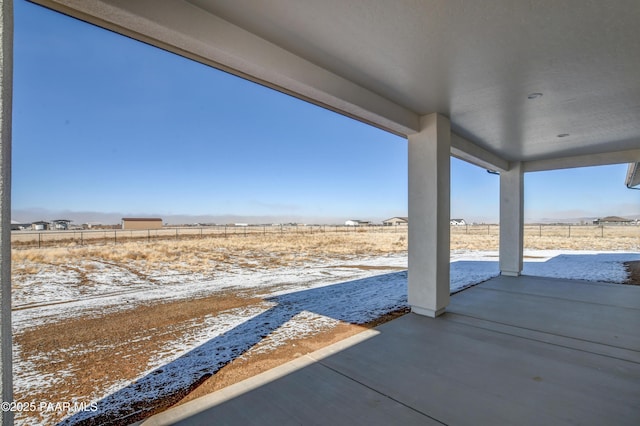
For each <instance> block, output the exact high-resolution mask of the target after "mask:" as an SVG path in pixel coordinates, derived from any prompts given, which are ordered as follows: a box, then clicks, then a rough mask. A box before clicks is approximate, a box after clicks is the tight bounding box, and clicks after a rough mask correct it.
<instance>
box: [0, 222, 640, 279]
mask: <svg viewBox="0 0 640 426" xmlns="http://www.w3.org/2000/svg"><path fill="white" fill-rule="evenodd" d="M524 245H525V249H541V250H549V249H567V250H630V251H637V250H640V227H638V226H619V227H609V228H605V229H604V230H603V229H601V228H599V227H589V226H586V227H580V226H573V227H571V229H569V228H568V227H544V228H538V227H535V226H530V227H526V228H525V242H524ZM498 247H499V236H498V227H497V226H488V227H487V226H483V227H473V228H469V230H467V229H465V228H462V227H452V230H451V250H498ZM406 250H407V233H406V231H405V232H399V233H381V232H351V233H329V232H327V233H314V234H296V233H289V234H287V233H285V234H266V235H262V234H254V235H249V236H243V235H242V234H236V235H229V236H228V237H226V238H220V237H216V238H194V239H186V240H177V241H171V240H160V241H154V240H151V241H150V242H147V241H138V242H135V241H134V242H123V243H118V244H112V245H88V246H71V247H59V248H42V249H20V250H14V251H13V255H12V258H13V262H14V273H15V274H30V273H34V272H37V271H38V269H39V268H40V267H41V266H42V265H64V264H67V265H68V264H69V263H73V262H89V261H99V262H110V263H116V264H120V265H127V266H128V267H131V268H134V269H135V270H137V271H140V272H141V273H150V272H151V271H158V270H162V269H163V268H167V267H168V265H170V267H171V269H172V270H178V271H182V272H185V273H188V272H193V273H201V274H209V273H214V272H215V271H216V270H221V269H227V268H229V267H244V268H249V269H252V268H254V269H255V268H261V269H270V268H278V267H282V266H299V265H302V264H303V263H304V262H306V261H311V260H322V259H329V258H330V259H336V258H338V259H339V258H345V259H346V258H352V257H355V256H366V255H381V254H389V253H402V252H406Z"/></svg>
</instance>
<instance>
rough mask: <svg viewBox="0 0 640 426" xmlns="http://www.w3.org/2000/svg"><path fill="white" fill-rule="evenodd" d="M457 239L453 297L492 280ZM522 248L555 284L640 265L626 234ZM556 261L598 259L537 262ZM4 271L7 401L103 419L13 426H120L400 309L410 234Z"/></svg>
mask: <svg viewBox="0 0 640 426" xmlns="http://www.w3.org/2000/svg"><path fill="white" fill-rule="evenodd" d="M625 228H628V229H629V230H630V231H635V232H637V227H633V228H632V227H625ZM459 231H460V229H455V230H454V229H452V238H451V239H452V261H453V263H452V272H451V280H452V290H455V289H458V288H462V287H464V286H467V285H470V284H473V283H476V282H480V281H483V280H486V279H488V278H490V277H491V276H495V275H496V274H497V273H498V271H497V265H496V252H495V251H496V250H497V248H498V236H497V234H493V232H492V229H491V228H489V231H488V232H487V234H484V233H477V234H476V233H468V234H467V233H464V232H459ZM572 232H573V231H572ZM534 234H535V233H534ZM606 235H608V234H607V233H605V236H606ZM525 245H526V247H527V250H529V251H530V252H528V253H527V258H526V259H525V260H527V261H528V262H530V263H528V264H527V265H526V268H529V270H530V271H531V273H535V274H549V273H552V274H554V273H557V269H558V268H556V267H554V265H553V264H554V261H555V260H556V259H559V261H560V262H562V265H564V266H563V268H562V269H563V270H564V271H565V272H568V273H570V274H574V276H577V277H582V278H585V279H596V280H597V279H603V280H611V281H615V282H624V281H625V280H626V279H627V276H628V275H627V273H626V272H625V268H624V265H623V263H622V262H623V261H637V260H640V254H638V253H639V252H640V238H638V236H637V235H635V234H631V235H628V234H626V233H624V232H623V233H621V234H620V235H613V233H611V237H605V238H603V237H601V236H600V237H598V236H597V235H596V236H588V237H587V236H585V237H580V238H577V237H576V238H574V237H571V238H569V237H568V236H566V237H565V236H555V237H554V236H549V235H542V236H540V235H533V234H531V233H529V235H527V238H526V241H525ZM551 247H552V248H554V249H563V250H592V252H585V251H570V252H568V253H569V254H568V255H564V256H558V252H553V253H551V252H544V251H531V250H548V249H549V248H551ZM599 251H615V253H613V254H610V255H606V254H605V255H599V254H597V253H596V252H599ZM582 253H584V254H582ZM12 260H13V286H14V290H13V310H14V315H13V319H14V342H15V349H14V360H15V361H14V362H15V366H14V369H15V400H16V401H23V402H27V401H36V402H42V401H47V402H54V403H55V402H65V401H75V402H80V403H91V402H95V403H97V404H98V408H99V409H98V410H97V412H88V413H83V412H81V413H76V414H75V415H73V416H71V417H68V416H70V415H71V414H73V413H71V412H68V411H66V412H65V411H53V412H30V413H25V412H23V413H17V423H18V424H55V423H56V422H57V421H59V420H61V419H62V418H63V417H67V420H66V422H67V423H68V424H99V423H100V422H104V421H106V420H107V419H109V420H113V419H114V418H119V419H121V424H126V423H127V422H130V421H133V420H134V419H137V418H142V417H144V416H146V415H148V414H150V413H152V412H154V411H156V410H161V409H163V408H165V407H167V406H168V405H171V404H173V403H176V402H178V401H180V400H181V399H182V398H185V397H187V398H192V397H193V396H194V395H199V394H201V393H206V392H209V391H212V390H215V389H218V388H220V387H224V386H227V385H229V384H231V383H234V382H235V381H238V380H241V379H243V378H246V377H248V376H250V375H253V374H256V373H258V372H260V371H263V370H265V369H268V368H271V367H273V366H275V365H278V364H279V363H282V362H285V361H287V360H289V359H292V358H294V357H297V356H300V355H302V354H304V353H307V352H310V351H312V350H315V349H317V348H319V347H321V346H322V345H326V344H330V343H333V342H334V341H337V340H339V339H341V338H344V337H347V336H349V335H351V334H354V333H357V332H358V331H360V330H361V329H362V327H367V326H371V325H372V324H375V323H377V322H379V321H380V318H383V319H384V318H387V317H393V316H394V315H396V314H394V313H399V314H401V313H403V312H406V309H407V305H406V271H405V269H406V261H407V235H406V231H405V232H350V233H347V232H343V233H340V232H335V233H330V232H314V233H313V234H312V233H308V234H307V233H289V234H262V235H260V234H256V235H252V236H251V237H248V236H246V237H245V236H244V235H235V236H233V235H228V236H227V238H199V237H198V238H188V239H186V238H185V239H178V240H175V239H172V240H154V241H151V242H147V241H144V240H140V241H132V242H122V243H120V242H119V243H118V244H107V245H83V246H79V245H76V246H69V247H57V248H41V249H37V248H33V249H18V250H14V251H13V255H12ZM568 265H569V266H570V265H572V266H570V267H569V266H568ZM545 268H547V269H545ZM588 268H591V269H589V270H586V269H588ZM580 273H584V275H579V274H580ZM575 274H578V275H575ZM599 274H600V275H599ZM190 392H191V395H189V393H190ZM90 419H92V420H90ZM95 422H98V423H95ZM116 424H117V422H116Z"/></svg>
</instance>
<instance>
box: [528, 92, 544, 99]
mask: <svg viewBox="0 0 640 426" xmlns="http://www.w3.org/2000/svg"><path fill="white" fill-rule="evenodd" d="M540 97H542V93H529V94H528V95H527V99H538V98H540Z"/></svg>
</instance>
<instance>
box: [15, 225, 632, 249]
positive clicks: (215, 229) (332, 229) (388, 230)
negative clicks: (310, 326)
mask: <svg viewBox="0 0 640 426" xmlns="http://www.w3.org/2000/svg"><path fill="white" fill-rule="evenodd" d="M363 233H366V234H371V233H373V234H404V235H406V234H407V227H406V226H366V227H365V226H362V227H354V226H339V225H307V226H285V225H277V226H206V227H175V228H171V227H167V228H162V229H149V230H122V229H110V230H82V231H14V232H12V234H11V240H12V245H13V247H14V248H45V247H75V246H85V245H117V244H122V243H126V242H153V241H182V240H197V239H206V238H230V237H246V238H255V237H267V236H268V237H291V236H292V235H301V236H304V235H317V234H335V235H344V234H363ZM499 233H500V227H499V226H498V225H463V226H452V227H451V235H452V236H454V237H455V236H460V235H465V236H466V237H464V239H463V240H464V241H469V239H470V238H471V236H489V237H491V236H493V237H498V235H499ZM524 234H525V237H528V238H531V239H532V244H533V245H535V237H538V238H540V239H542V238H551V241H552V242H553V241H556V239H558V238H560V239H561V238H569V239H585V238H586V239H594V240H595V239H598V238H601V239H603V240H612V239H619V238H622V239H625V238H636V239H638V238H640V225H618V226H616V225H607V226H603V225H525V227H524ZM347 238H348V237H347ZM583 242H584V243H586V244H589V242H588V241H586V242H585V241H583ZM576 244H579V243H576ZM606 244H607V243H605V244H601V245H606Z"/></svg>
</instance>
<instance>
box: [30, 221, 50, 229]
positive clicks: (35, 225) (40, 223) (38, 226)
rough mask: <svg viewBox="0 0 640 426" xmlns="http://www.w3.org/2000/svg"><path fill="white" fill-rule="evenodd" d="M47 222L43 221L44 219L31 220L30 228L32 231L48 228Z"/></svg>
mask: <svg viewBox="0 0 640 426" xmlns="http://www.w3.org/2000/svg"><path fill="white" fill-rule="evenodd" d="M49 226H50V224H49V222H45V221H44V220H39V221H37V222H31V229H33V230H34V231H46V230H47V229H49Z"/></svg>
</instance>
